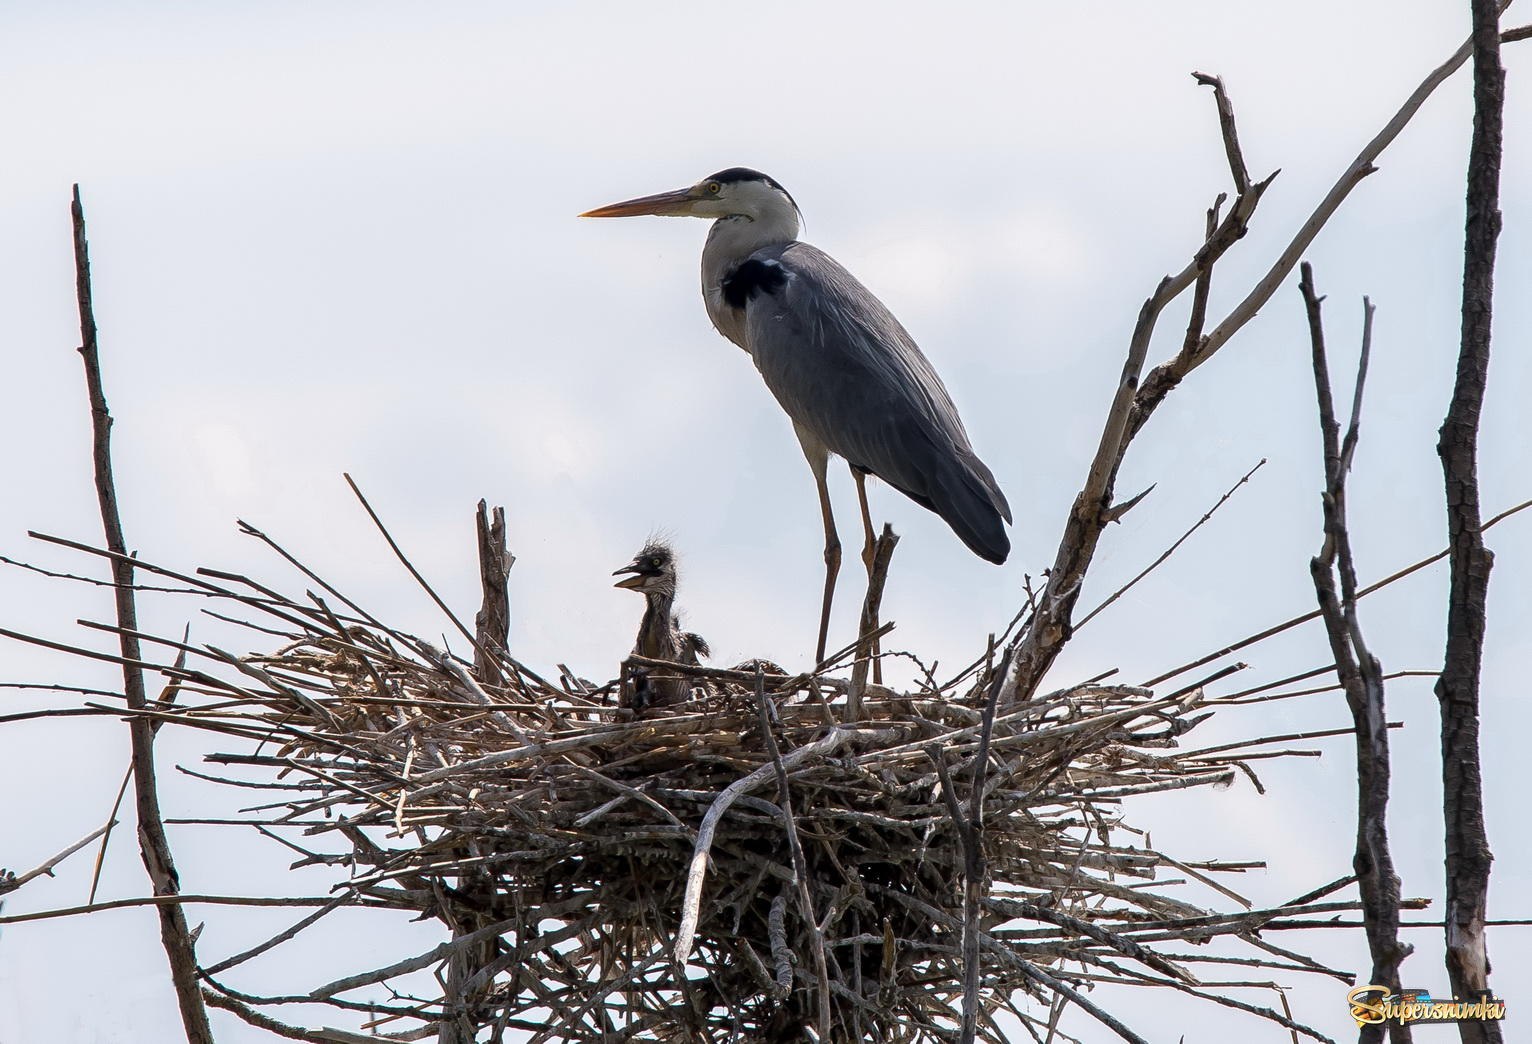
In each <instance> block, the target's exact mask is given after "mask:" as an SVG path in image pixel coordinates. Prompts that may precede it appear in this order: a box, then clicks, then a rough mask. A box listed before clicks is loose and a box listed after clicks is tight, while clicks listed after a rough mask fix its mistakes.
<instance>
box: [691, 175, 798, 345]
mask: <svg viewBox="0 0 1532 1044" xmlns="http://www.w3.org/2000/svg"><path fill="white" fill-rule="evenodd" d="M797 238H798V211H797V208H795V207H794V206H793V205H792V203H791V202H789V201H788V200H786V199H782V200H781V202H780V204H779V205H771V206H766V207H761V208H760V209H758V210H757V212H756V214H755V215H754V216H746V215H743V214H741V215H736V216H733V217H726V218H719V219H718V220H717V221H715V222H713V227H712V228H711V229H709V230H708V234H707V245H706V246H704V247H703V248H702V298H703V301H704V303H705V304H706V305H707V314H708V318H709V319H711V320H712V321H713V325H714V326H715V327H717V328H718V332H719V333H721V334H723V335H724V336H725V337H727V338H728V339H729V340H731V341H733V342H734V343H735V344H737V345H739V346H740V347H741V348H744V349H745V350H746V351H749V350H750V349H749V346H748V345H746V344H745V341H744V336H745V333H744V324H743V321H742V313H740V312H739V311H738V310H737V309H733V308H730V307H729V306H728V304H727V303H725V301H724V299H723V281H724V278H725V277H726V276H728V275H729V273H730V272H732V271H733V270H734V269H735V267H737V266H738V265H739V263H740V262H741V261H744V260H745V259H746V258H748V257H749V256H750V255H751V254H753V253H755V252H756V251H757V250H759V249H761V248H762V247H768V246H776V245H779V244H782V243H791V242H793V241H794V240H796V239H797Z"/></svg>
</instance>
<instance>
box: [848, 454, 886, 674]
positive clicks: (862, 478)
mask: <svg viewBox="0 0 1532 1044" xmlns="http://www.w3.org/2000/svg"><path fill="white" fill-rule="evenodd" d="M851 477H852V478H854V479H856V499H857V501H858V502H859V503H860V504H861V505H862V564H863V565H864V566H866V567H867V584H868V588H869V590H870V589H871V586H872V562H873V556H874V555H875V554H876V550H875V545H876V543H877V537H875V536H873V535H872V513H871V512H870V511H868V510H867V473H866V472H865V471H861V470H859V469H857V468H852V469H851ZM868 622H869V623H870V624H871V626H872V627H873V628H874V629H876V628H877V626H878V621H877V620H871V621H868ZM881 645H882V642H880V641H874V642H873V643H872V648H871V649H870V650H868V652H869V655H871V656H872V657H873V661H872V680H873V684H875V685H882V684H883V661H882V660H880V659H878V654H879V653H880V652H881V651H882V650H881V648H880V647H881Z"/></svg>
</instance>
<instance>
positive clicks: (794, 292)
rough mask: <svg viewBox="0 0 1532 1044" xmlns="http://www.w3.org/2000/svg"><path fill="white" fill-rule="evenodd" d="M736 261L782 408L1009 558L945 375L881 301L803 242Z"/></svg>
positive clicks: (992, 555)
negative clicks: (934, 367) (937, 368)
mask: <svg viewBox="0 0 1532 1044" xmlns="http://www.w3.org/2000/svg"><path fill="white" fill-rule="evenodd" d="M747 266H758V267H757V268H756V269H754V270H750V269H748V268H747ZM738 271H739V273H740V275H741V282H740V283H739V284H736V285H735V286H734V287H733V290H734V292H735V294H736V296H737V297H738V298H740V299H741V300H742V303H743V305H744V308H745V324H746V332H747V337H748V342H749V348H750V354H751V356H752V357H753V358H754V360H755V365H756V367H757V368H758V369H759V370H760V371H761V376H762V377H763V378H765V380H766V385H767V387H769V388H770V389H771V391H772V394H773V395H775V396H776V399H777V402H778V403H780V404H781V406H782V408H783V409H784V410H786V411H787V414H788V416H790V417H792V419H793V420H794V422H796V423H797V424H798V425H800V426H802V427H803V428H805V429H807V430H808V431H809V432H811V433H812V434H813V435H814V436H815V437H817V438H818V439H819V440H820V441H821V442H823V443H824V445H825V446H826V447H828V448H829V449H830V450H831V451H832V452H834V453H838V454H839V455H841V456H842V457H844V458H846V461H847V462H848V463H850V464H851V466H852V467H855V468H859V469H861V470H863V471H867V472H871V473H872V474H874V475H877V476H878V477H879V478H881V479H883V480H884V481H885V482H887V483H888V484H889V485H891V486H893V487H895V488H896V489H898V490H900V491H901V492H902V493H904V494H905V495H906V496H908V497H910V498H911V499H912V500H914V501H916V502H917V503H919V504H921V505H923V506H925V507H927V508H930V509H931V510H932V511H935V512H936V513H937V514H938V515H940V516H941V517H942V518H943V519H944V520H946V522H947V524H948V525H950V526H951V527H952V529H953V532H955V533H956V534H957V535H958V536H959V537H960V538H961V539H962V541H963V542H964V543H965V544H967V545H968V547H969V548H970V549H972V550H973V552H974V553H975V554H977V555H979V556H981V557H983V558H986V559H988V560H989V561H991V562H1003V561H1005V557H1006V555H1007V554H1008V553H1009V552H1010V540H1009V539H1008V538H1007V536H1006V533H1005V527H1004V524H1003V523H1004V522H1009V521H1010V519H1011V510H1010V506H1009V505H1008V504H1007V503H1006V499H1005V495H1004V494H1003V493H1002V492H1001V491H1000V487H999V485H998V484H997V483H996V482H995V477H994V475H993V474H992V473H991V472H990V470H989V468H987V467H986V466H985V465H984V462H983V461H981V460H980V459H979V458H978V456H977V455H976V454H975V453H974V451H973V447H972V446H971V445H970V444H969V442H968V434H967V432H965V431H964V430H963V422H962V420H961V419H960V418H959V417H958V413H957V409H956V407H954V406H953V405H952V399H951V397H950V396H948V394H947V389H946V388H945V387H943V386H942V382H941V378H939V377H938V376H937V375H936V371H935V370H933V369H932V368H931V364H930V362H929V361H928V360H927V359H926V357H925V356H924V355H923V354H922V353H921V351H920V349H919V348H918V347H917V346H916V344H915V342H914V340H912V339H911V338H910V335H909V334H908V333H906V332H905V329H904V327H902V326H900V325H899V321H898V320H897V319H895V318H894V317H893V315H892V314H891V313H890V312H889V311H888V309H887V308H885V307H884V306H883V304H882V302H880V301H879V300H878V299H877V298H876V297H874V296H873V295H872V294H871V293H870V292H869V291H868V290H867V288H866V287H864V286H862V284H861V283H859V282H857V280H856V279H855V278H854V277H853V276H852V275H851V274H850V273H849V272H847V271H846V270H845V269H844V268H842V267H841V266H840V264H838V263H837V262H836V261H835V259H834V258H832V257H830V256H829V255H828V254H826V253H824V252H823V251H821V250H818V249H816V248H815V247H811V246H809V245H808V244H806V243H791V244H786V245H784V246H774V247H767V248H765V249H763V250H759V251H757V252H756V253H755V254H753V255H751V257H750V259H749V260H747V261H746V262H745V263H744V264H742V265H741V266H740V268H739V270H738ZM741 291H745V292H741Z"/></svg>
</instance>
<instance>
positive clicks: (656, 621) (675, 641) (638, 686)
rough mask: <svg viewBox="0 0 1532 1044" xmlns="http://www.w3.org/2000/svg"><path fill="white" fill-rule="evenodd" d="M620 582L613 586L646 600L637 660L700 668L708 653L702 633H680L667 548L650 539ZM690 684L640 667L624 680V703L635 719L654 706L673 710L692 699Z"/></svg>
mask: <svg viewBox="0 0 1532 1044" xmlns="http://www.w3.org/2000/svg"><path fill="white" fill-rule="evenodd" d="M612 575H613V576H620V577H622V579H621V580H619V581H617V583H616V584H614V585H613V586H615V587H625V588H627V589H628V590H630V591H637V592H638V593H639V594H641V595H643V596H644V618H643V620H642V621H641V622H640V623H639V625H638V640H637V641H636V642H635V643H634V645H633V655H635V656H642V657H644V658H645V659H649V660H666V661H668V662H670V663H682V664H696V663H698V662H699V660H698V658H699V657H702V656H707V655H708V653H709V649H708V645H707V642H706V641H704V640H703V638H702V636H701V635H699V634H692V633H691V632H689V631H683V630H681V624H680V620H679V618H678V617H677V616H676V614H675V602H676V556H675V552H674V551H672V550H671V549H670V546H669V545H668V544H665V543H662V542H660V541H657V540H651V541H649V542H648V543H647V544H645V545H644V547H643V550H641V551H639V553H638V554H637V555H636V556H634V558H633V561H632V562H630V563H628V564H627V565H625V566H623V567H622V568H621V569H619V570H617V571H616V572H614V573H613V574H612ZM695 687H697V683H695V682H694V681H693V680H692V679H690V678H687V677H686V676H684V675H679V674H667V673H665V672H664V669H663V668H658V667H636V668H634V669H633V670H632V672H631V673H630V674H625V675H624V678H623V686H622V696H621V704H622V706H624V707H627V708H629V709H631V710H632V711H633V712H634V713H635V714H642V713H643V712H644V711H646V710H648V709H649V708H650V707H670V706H674V705H676V704H678V703H685V702H686V701H687V700H689V699H691V696H692V689H693V688H695Z"/></svg>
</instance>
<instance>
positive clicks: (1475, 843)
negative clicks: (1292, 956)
mask: <svg viewBox="0 0 1532 1044" xmlns="http://www.w3.org/2000/svg"><path fill="white" fill-rule="evenodd" d="M1469 6H1470V8H1471V10H1472V13H1473V36H1472V38H1471V41H1470V42H1471V45H1472V50H1473V98H1474V122H1473V140H1472V142H1471V144H1470V146H1469V154H1468V193H1467V196H1468V198H1467V221H1466V227H1465V230H1464V237H1463V325H1462V341H1461V345H1460V347H1459V352H1458V363H1457V380H1456V382H1455V384H1454V386H1453V390H1452V401H1451V404H1450V405H1449V406H1448V408H1447V417H1446V420H1445V421H1443V423H1442V428H1441V436H1440V439H1439V440H1438V442H1437V447H1436V448H1437V453H1438V455H1439V456H1440V457H1441V462H1442V476H1443V480H1444V485H1445V493H1446V501H1447V529H1448V537H1449V546H1450V548H1451V555H1450V567H1451V577H1450V582H1449V583H1450V586H1449V595H1448V602H1447V649H1446V652H1445V654H1444V657H1443V662H1442V673H1441V677H1440V678H1439V679H1437V683H1436V696H1437V700H1438V703H1439V705H1440V709H1441V736H1442V791H1443V793H1442V814H1443V817H1444V819H1445V846H1446V853H1447V861H1446V869H1447V881H1446V885H1447V888H1446V891H1447V909H1446V918H1445V919H1446V922H1447V931H1446V944H1447V973H1448V977H1449V980H1450V981H1451V984H1452V990H1453V993H1454V995H1456V996H1459V997H1473V996H1477V995H1479V994H1480V993H1481V992H1483V991H1486V990H1488V989H1489V953H1488V948H1487V942H1486V940H1485V932H1484V921H1485V917H1486V916H1487V914H1486V910H1487V907H1488V902H1489V876H1490V861H1491V858H1492V857H1491V855H1490V848H1489V835H1488V832H1487V831H1486V829H1485V825H1484V793H1483V791H1484V784H1483V779H1482V771H1481V768H1480V754H1479V675H1480V667H1481V663H1482V659H1483V655H1484V628H1485V609H1486V602H1487V600H1488V594H1489V574H1490V567H1491V566H1492V565H1493V564H1494V555H1492V554H1491V553H1490V551H1489V549H1488V548H1486V547H1485V545H1484V533H1483V526H1482V525H1481V523H1480V511H1479V477H1478V440H1479V416H1480V412H1481V410H1482V408H1483V405H1484V390H1485V385H1486V384H1487V382H1488V377H1489V356H1490V332H1491V330H1490V328H1491V317H1492V313H1493V304H1494V285H1495V249H1496V242H1497V240H1498V238H1499V235H1500V160H1501V151H1502V150H1501V137H1502V131H1503V124H1504V110H1505V70H1504V69H1503V68H1502V67H1501V64H1500V11H1501V10H1502V9H1503V8H1502V7H1501V6H1500V5H1499V4H1497V3H1496V2H1495V0H1470V5H1469ZM1458 1032H1459V1035H1460V1036H1461V1038H1462V1040H1463V1042H1464V1044H1495V1042H1498V1041H1500V1040H1502V1039H1503V1035H1502V1032H1501V1028H1500V1025H1499V1023H1495V1022H1483V1023H1479V1022H1463V1023H1460V1024H1459V1027H1458Z"/></svg>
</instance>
